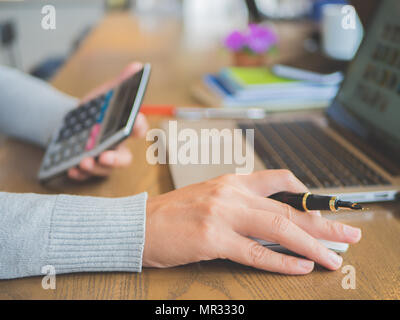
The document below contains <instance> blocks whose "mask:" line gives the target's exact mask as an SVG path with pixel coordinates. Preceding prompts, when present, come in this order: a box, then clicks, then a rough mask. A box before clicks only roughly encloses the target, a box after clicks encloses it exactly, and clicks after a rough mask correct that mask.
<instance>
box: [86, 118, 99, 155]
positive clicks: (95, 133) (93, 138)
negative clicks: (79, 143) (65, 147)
mask: <svg viewBox="0 0 400 320" xmlns="http://www.w3.org/2000/svg"><path fill="white" fill-rule="evenodd" d="M100 130H101V125H100V124H95V125H94V126H93V128H92V130H91V131H90V136H89V139H88V141H87V144H86V147H85V149H86V150H87V151H89V150H92V149H93V148H94V147H95V145H96V142H97V136H98V135H99V133H100Z"/></svg>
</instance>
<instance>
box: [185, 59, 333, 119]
mask: <svg viewBox="0 0 400 320" xmlns="http://www.w3.org/2000/svg"><path fill="white" fill-rule="evenodd" d="M340 80H341V79H339V78H338V79H334V80H333V81H310V80H295V79H290V78H284V77H281V76H278V75H277V74H276V73H274V72H272V71H271V70H269V69H267V68H244V67H230V68H224V69H222V70H221V71H220V72H219V73H218V74H207V75H206V76H204V78H203V81H202V82H201V83H198V84H196V85H195V86H194V87H193V89H192V93H193V95H194V96H195V97H196V98H197V99H198V100H200V101H201V102H202V103H205V104H206V105H210V106H222V107H262V108H266V109H267V110H269V111H283V110H294V109H306V108H323V107H326V106H327V105H329V103H330V102H331V101H332V99H333V98H334V97H335V95H336V93H337V91H338V89H339V84H340Z"/></svg>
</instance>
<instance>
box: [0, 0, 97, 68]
mask: <svg viewBox="0 0 400 320" xmlns="http://www.w3.org/2000/svg"><path fill="white" fill-rule="evenodd" d="M44 5H53V6H54V7H55V9H56V29H55V30H44V29H43V28H42V26H41V21H42V18H43V16H44V15H43V14H42V13H41V10H42V7H43V6H44ZM103 14H104V0H84V1H82V0H25V1H0V22H4V21H8V20H13V21H15V24H16V27H17V33H18V35H17V45H16V49H17V58H18V62H19V68H20V69H22V70H24V71H29V70H30V69H31V68H32V67H33V66H35V65H37V64H38V63H40V62H42V61H43V60H44V59H46V58H48V57H53V56H59V55H61V56H65V55H67V54H68V53H69V52H70V50H71V48H72V44H73V42H74V41H76V40H77V38H78V37H79V35H80V34H81V33H82V32H83V31H84V30H85V29H86V28H87V27H89V26H93V25H95V24H96V23H97V22H98V21H99V20H100V19H101V17H102V16H103ZM7 63H8V58H7V54H6V52H5V51H4V48H2V47H1V46H0V64H7Z"/></svg>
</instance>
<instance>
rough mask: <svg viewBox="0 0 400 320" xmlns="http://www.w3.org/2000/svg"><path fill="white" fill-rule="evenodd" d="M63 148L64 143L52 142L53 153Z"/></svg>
mask: <svg viewBox="0 0 400 320" xmlns="http://www.w3.org/2000/svg"><path fill="white" fill-rule="evenodd" d="M61 148H62V145H61V144H60V143H52V144H51V145H50V148H49V149H50V150H49V151H50V153H51V154H54V153H57V152H59V151H60V150H61Z"/></svg>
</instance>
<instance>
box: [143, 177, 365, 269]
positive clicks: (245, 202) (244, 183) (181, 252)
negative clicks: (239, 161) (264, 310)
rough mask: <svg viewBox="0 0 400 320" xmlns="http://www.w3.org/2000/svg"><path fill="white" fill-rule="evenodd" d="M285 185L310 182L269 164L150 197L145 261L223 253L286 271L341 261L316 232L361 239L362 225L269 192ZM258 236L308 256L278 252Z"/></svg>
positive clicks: (157, 263)
mask: <svg viewBox="0 0 400 320" xmlns="http://www.w3.org/2000/svg"><path fill="white" fill-rule="evenodd" d="M280 191H291V192H307V191H308V190H307V188H306V187H305V186H304V185H303V184H302V183H301V182H300V181H299V180H298V179H297V178H296V177H295V176H294V175H293V174H292V173H291V172H289V171H287V170H265V171H259V172H255V173H253V174H250V175H225V176H222V177H219V178H216V179H213V180H209V181H206V182H203V183H199V184H195V185H191V186H188V187H185V188H182V189H178V190H175V191H172V192H169V193H166V194H163V195H160V196H157V197H154V198H152V199H149V200H148V202H147V218H146V219H147V221H146V235H145V245H144V252H143V266H147V267H160V268H164V267H172V266H177V265H183V264H188V263H192V262H198V261H202V260H212V259H217V258H222V259H230V260H232V261H236V262H238V263H241V264H245V265H249V266H253V267H255V268H258V269H263V270H268V271H272V272H279V273H284V274H306V273H309V272H311V271H312V270H313V268H314V262H317V263H318V264H320V265H322V266H324V267H326V268H328V269H330V270H336V269H338V268H339V267H340V266H341V264H342V258H341V257H340V256H339V255H337V254H336V253H335V252H333V251H331V250H329V249H327V248H326V247H324V246H323V245H322V244H320V243H319V242H318V241H317V240H316V239H325V240H331V241H338V242H345V243H356V242H358V241H359V240H360V238H361V230H360V229H358V228H353V227H350V226H347V225H344V224H342V223H339V222H336V221H330V220H327V219H325V218H323V217H321V216H320V214H319V213H313V214H310V213H304V212H301V211H297V210H295V209H293V208H292V207H290V206H288V205H286V204H283V203H280V202H277V201H275V200H272V199H268V198H266V197H268V196H270V195H271V194H274V193H276V192H280ZM250 236H251V237H255V238H259V239H263V240H267V241H273V242H277V243H279V244H281V245H282V246H284V247H286V248H288V249H290V250H291V251H293V252H296V253H298V254H299V255H301V256H303V257H305V258H297V257H293V256H288V255H285V254H281V253H277V252H273V251H271V250H269V249H267V248H265V247H263V246H261V245H260V244H258V243H257V242H256V241H254V240H251V239H249V238H248V237H250Z"/></svg>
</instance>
